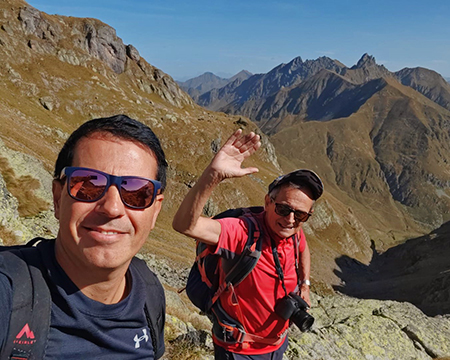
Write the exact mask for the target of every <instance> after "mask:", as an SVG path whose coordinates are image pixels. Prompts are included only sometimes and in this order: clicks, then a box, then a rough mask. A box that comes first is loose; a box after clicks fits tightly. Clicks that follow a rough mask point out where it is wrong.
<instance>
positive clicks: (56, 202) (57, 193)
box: [52, 180, 64, 220]
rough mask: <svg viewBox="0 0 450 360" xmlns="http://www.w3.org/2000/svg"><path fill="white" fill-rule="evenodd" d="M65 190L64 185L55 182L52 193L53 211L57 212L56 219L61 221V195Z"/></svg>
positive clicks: (57, 181)
mask: <svg viewBox="0 0 450 360" xmlns="http://www.w3.org/2000/svg"><path fill="white" fill-rule="evenodd" d="M63 188H64V184H63V183H61V181H59V180H53V183H52V192H53V210H54V212H55V217H56V218H57V219H58V220H59V210H60V208H61V207H60V204H61V195H62V191H63Z"/></svg>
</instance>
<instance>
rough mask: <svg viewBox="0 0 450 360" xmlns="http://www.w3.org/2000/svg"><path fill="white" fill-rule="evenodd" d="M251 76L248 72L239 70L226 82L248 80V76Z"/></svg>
mask: <svg viewBox="0 0 450 360" xmlns="http://www.w3.org/2000/svg"><path fill="white" fill-rule="evenodd" d="M252 75H253V74H252V73H251V72H250V71H247V70H241V71H239V72H238V73H237V74H236V75H234V76H232V77H231V78H230V79H229V80H228V81H229V82H233V81H235V80H237V79H239V80H241V81H243V80H246V79H248V78H249V77H250V76H252Z"/></svg>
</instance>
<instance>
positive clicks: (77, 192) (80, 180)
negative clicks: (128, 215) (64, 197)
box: [60, 166, 161, 209]
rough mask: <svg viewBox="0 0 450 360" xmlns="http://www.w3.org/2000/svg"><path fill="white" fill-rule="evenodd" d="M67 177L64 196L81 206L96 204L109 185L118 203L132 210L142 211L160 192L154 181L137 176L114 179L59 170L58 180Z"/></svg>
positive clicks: (85, 170) (90, 171) (84, 170)
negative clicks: (80, 202) (118, 199)
mask: <svg viewBox="0 0 450 360" xmlns="http://www.w3.org/2000/svg"><path fill="white" fill-rule="evenodd" d="M64 177H67V192H68V193H69V195H70V197H72V198H73V199H75V200H78V201H83V202H94V201H97V200H100V199H101V198H102V197H103V195H105V194H106V192H107V191H108V189H109V187H110V186H111V185H116V187H117V189H118V190H119V194H120V198H121V199H122V202H123V203H124V204H125V205H126V206H128V207H129V208H132V209H145V208H148V207H149V206H151V205H152V204H153V201H154V200H155V198H156V195H157V194H158V191H159V189H160V188H161V183H160V182H159V181H156V180H151V179H146V178H143V177H139V176H114V175H110V174H106V173H104V172H101V171H98V170H94V169H89V168H82V167H75V166H68V167H65V168H64V169H62V171H61V177H60V179H61V180H63V179H64Z"/></svg>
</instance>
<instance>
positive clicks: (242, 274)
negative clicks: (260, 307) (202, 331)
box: [212, 208, 263, 304]
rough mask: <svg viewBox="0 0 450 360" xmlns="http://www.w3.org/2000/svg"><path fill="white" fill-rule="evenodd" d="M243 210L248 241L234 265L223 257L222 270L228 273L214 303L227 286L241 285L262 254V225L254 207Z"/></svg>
mask: <svg viewBox="0 0 450 360" xmlns="http://www.w3.org/2000/svg"><path fill="white" fill-rule="evenodd" d="M242 211H243V214H242V216H241V218H242V219H243V220H244V221H245V222H246V223H247V227H248V237H247V242H246V244H245V247H244V250H243V251H242V253H241V255H240V256H239V258H238V259H237V261H235V262H234V263H232V266H227V260H225V259H222V270H223V271H224V272H225V274H226V275H225V279H224V281H223V282H222V284H220V286H219V287H218V289H217V291H216V292H215V294H214V296H213V297H212V304H214V303H215V302H216V301H217V299H218V298H219V297H220V295H221V294H222V292H223V291H224V290H225V289H226V288H227V287H229V286H230V285H232V286H233V287H236V286H237V285H239V284H240V283H241V282H242V281H243V280H244V279H245V278H246V277H247V276H248V275H249V274H250V273H251V272H252V270H253V269H254V268H255V266H256V264H257V262H258V260H259V258H260V256H261V249H262V242H263V234H262V227H261V226H260V225H259V223H258V221H257V220H256V218H255V217H254V216H253V215H252V208H244V209H242Z"/></svg>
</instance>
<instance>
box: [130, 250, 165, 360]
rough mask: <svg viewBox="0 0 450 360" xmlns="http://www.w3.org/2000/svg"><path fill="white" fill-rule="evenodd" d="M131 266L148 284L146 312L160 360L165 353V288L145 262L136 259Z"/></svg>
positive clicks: (153, 343)
mask: <svg viewBox="0 0 450 360" xmlns="http://www.w3.org/2000/svg"><path fill="white" fill-rule="evenodd" d="M131 264H132V266H134V267H135V269H136V270H137V271H138V273H139V275H140V276H141V277H142V279H143V281H144V282H145V284H146V300H145V307H144V312H145V316H146V318H147V322H148V326H149V328H150V332H151V338H152V345H153V351H154V353H155V354H154V355H155V359H159V358H160V357H161V356H162V355H163V354H164V351H165V345H164V324H165V320H166V318H165V316H166V298H165V296H164V288H163V287H162V285H161V282H160V281H159V279H158V278H157V276H156V275H155V273H153V272H152V271H151V270H150V269H149V268H148V266H147V264H146V263H145V261H144V260H141V259H138V258H137V257H134V258H133V260H132V261H131Z"/></svg>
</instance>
